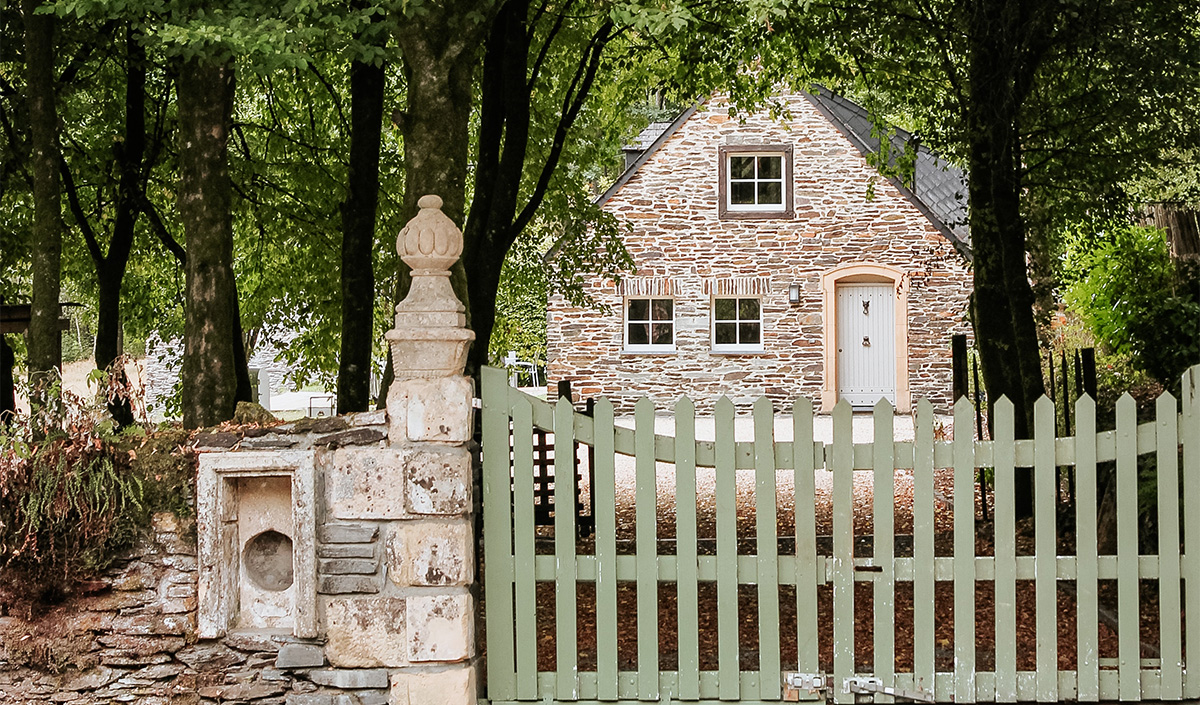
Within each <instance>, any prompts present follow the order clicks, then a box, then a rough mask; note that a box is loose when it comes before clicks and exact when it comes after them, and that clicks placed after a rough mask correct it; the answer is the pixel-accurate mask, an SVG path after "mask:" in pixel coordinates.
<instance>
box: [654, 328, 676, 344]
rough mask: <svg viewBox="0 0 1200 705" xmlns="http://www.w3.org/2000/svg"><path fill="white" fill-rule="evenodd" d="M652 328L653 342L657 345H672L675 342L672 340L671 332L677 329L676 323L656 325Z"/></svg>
mask: <svg viewBox="0 0 1200 705" xmlns="http://www.w3.org/2000/svg"><path fill="white" fill-rule="evenodd" d="M651 328H652V329H653V338H652V341H653V343H654V344H655V345H670V344H671V343H672V342H674V341H673V340H672V339H671V331H672V329H674V328H675V324H674V323H655V324H654V325H653V326H651Z"/></svg>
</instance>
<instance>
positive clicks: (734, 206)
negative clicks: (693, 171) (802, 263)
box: [718, 145, 793, 219]
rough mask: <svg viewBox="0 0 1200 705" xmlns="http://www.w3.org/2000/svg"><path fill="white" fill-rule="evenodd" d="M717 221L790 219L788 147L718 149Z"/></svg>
mask: <svg viewBox="0 0 1200 705" xmlns="http://www.w3.org/2000/svg"><path fill="white" fill-rule="evenodd" d="M719 159H720V161H719V167H718V171H719V179H720V186H719V191H720V204H719V208H718V210H719V215H720V217H721V218H730V219H733V218H791V217H792V216H793V211H792V147H791V145H725V146H722V147H720V148H719Z"/></svg>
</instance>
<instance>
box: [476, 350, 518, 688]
mask: <svg viewBox="0 0 1200 705" xmlns="http://www.w3.org/2000/svg"><path fill="white" fill-rule="evenodd" d="M481 382H482V385H481V386H482V387H483V409H482V416H483V444H484V447H485V448H487V449H488V450H487V452H485V453H484V454H483V483H484V485H483V491H484V496H485V497H486V501H485V502H484V503H483V526H484V533H483V541H484V544H483V545H484V551H485V552H486V556H487V560H486V562H485V563H484V581H485V585H484V587H485V588H486V595H487V606H488V608H487V614H486V615H485V620H486V624H487V650H488V662H487V682H488V692H489V694H491V696H492V697H493V698H495V699H511V698H513V697H515V696H516V694H517V693H516V662H515V660H514V658H513V653H514V651H513V593H512V590H513V584H512V576H513V565H512V555H513V554H512V474H511V472H512V466H511V464H510V463H511V460H510V456H509V453H510V447H509V408H508V375H507V373H505V371H504V370H501V369H496V368H493V367H486V368H484V370H483V374H482V380H481Z"/></svg>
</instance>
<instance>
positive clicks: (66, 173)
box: [58, 155, 105, 269]
mask: <svg viewBox="0 0 1200 705" xmlns="http://www.w3.org/2000/svg"><path fill="white" fill-rule="evenodd" d="M58 173H59V175H60V176H61V177H62V182H63V190H65V191H66V192H67V203H69V204H70V206H71V214H72V215H74V216H75V223H76V225H78V226H79V231H80V232H81V233H83V240H84V242H86V243H87V249H88V254H90V255H91V256H92V261H93V262H95V264H96V269H100V268H101V267H103V266H104V259H105V258H104V252H103V251H102V250H101V249H100V243H99V242H97V241H96V234H95V232H93V231H92V224H91V223H89V222H88V219H87V214H85V213H84V212H83V206H82V205H80V203H79V192H78V190H77V189H76V188H75V179H74V178H72V176H71V169H70V167H68V166H67V160H66V159H65V158H64V157H62V156H61V155H60V156H59V159H58Z"/></svg>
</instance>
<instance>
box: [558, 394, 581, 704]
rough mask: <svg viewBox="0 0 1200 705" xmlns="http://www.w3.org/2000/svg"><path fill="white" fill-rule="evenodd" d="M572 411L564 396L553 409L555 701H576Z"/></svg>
mask: <svg viewBox="0 0 1200 705" xmlns="http://www.w3.org/2000/svg"><path fill="white" fill-rule="evenodd" d="M574 457H575V409H574V407H572V406H571V402H570V401H569V400H568V399H566V398H565V397H563V398H559V400H558V404H557V405H556V406H555V408H554V559H555V564H556V566H557V570H556V571H555V576H554V623H555V635H554V644H555V647H556V648H555V663H557V664H558V677H557V679H556V681H555V683H556V685H555V691H556V693H557V696H558V699H559V700H577V699H578V698H579V668H578V658H579V655H578V654H579V648H578V647H579V644H578V638H579V637H578V632H577V630H576V613H577V610H576V599H575V589H576V588H575V464H574V463H573V462H571V461H572V459H573V458H574Z"/></svg>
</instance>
